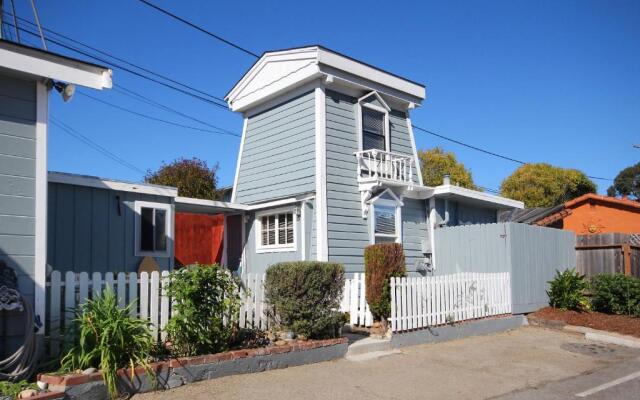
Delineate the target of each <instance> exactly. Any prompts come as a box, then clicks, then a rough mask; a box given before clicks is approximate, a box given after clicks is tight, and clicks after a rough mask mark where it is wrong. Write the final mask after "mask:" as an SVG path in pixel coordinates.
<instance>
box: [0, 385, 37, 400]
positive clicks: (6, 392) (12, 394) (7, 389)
mask: <svg viewBox="0 0 640 400" xmlns="http://www.w3.org/2000/svg"><path fill="white" fill-rule="evenodd" d="M26 389H33V390H38V385H36V384H35V383H29V382H27V381H18V382H6V381H2V382H0V396H7V397H9V398H11V399H15V398H17V397H18V395H19V394H20V392H22V391H23V390H26Z"/></svg>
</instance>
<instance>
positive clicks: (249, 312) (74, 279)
mask: <svg viewBox="0 0 640 400" xmlns="http://www.w3.org/2000/svg"><path fill="white" fill-rule="evenodd" d="M168 275H169V273H168V272H167V271H163V272H162V273H159V272H152V273H147V272H142V273H140V274H137V273H135V272H130V273H124V272H120V273H118V274H114V273H112V272H107V273H105V274H104V276H103V274H102V273H100V272H94V273H93V274H91V276H90V275H89V274H88V273H87V272H80V273H75V272H71V271H70V272H66V273H65V274H64V277H63V275H62V274H61V273H60V272H59V271H53V272H52V273H51V277H50V279H49V282H48V283H47V289H48V303H47V316H46V320H47V326H48V331H49V337H50V343H51V345H50V349H49V350H50V353H51V354H53V355H55V354H58V352H59V350H60V344H61V342H62V339H63V338H62V335H63V332H64V330H65V328H67V327H69V325H70V322H71V321H72V320H73V319H74V318H75V308H76V306H78V305H80V304H82V303H84V302H86V301H87V299H93V298H95V297H96V295H99V294H100V293H101V292H102V291H103V290H105V288H107V287H110V288H111V289H112V290H113V291H114V293H115V294H116V295H117V298H118V305H119V306H120V307H123V308H124V307H125V306H126V305H127V304H129V303H132V302H134V301H135V302H136V303H135V305H134V306H133V307H132V308H131V310H130V313H131V315H132V316H134V317H139V318H141V319H145V320H147V321H149V322H150V329H151V332H152V334H153V336H154V337H155V338H156V339H160V340H164V339H165V338H166V332H164V328H165V326H166V325H167V322H169V318H170V317H171V299H170V298H169V297H168V296H167V295H166V294H165V290H164V288H165V287H166V286H167V285H168V283H169V279H168ZM243 278H244V279H243V284H244V286H245V287H246V288H248V289H249V291H248V292H244V293H242V295H241V298H242V303H241V308H240V315H239V318H238V322H239V325H240V326H241V327H243V328H259V329H266V328H267V318H266V316H265V313H264V310H265V306H264V290H263V282H264V275H256V274H248V275H247V276H245V277H243Z"/></svg>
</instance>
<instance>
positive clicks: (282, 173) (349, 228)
mask: <svg viewBox="0 0 640 400" xmlns="http://www.w3.org/2000/svg"><path fill="white" fill-rule="evenodd" d="M425 96H426V91H425V87H424V86H423V85H421V84H419V83H416V82H413V81H411V80H409V79H406V78H403V77H400V76H398V75H395V74H393V73H390V72H387V71H384V70H382V69H380V68H376V67H374V66H371V65H368V64H366V63H363V62H360V61H358V60H354V59H353V58H350V57H348V56H345V55H343V54H340V53H337V52H335V51H332V50H329V49H327V48H324V47H322V46H308V47H301V48H294V49H287V50H281V51H270V52H266V53H264V54H263V55H262V56H261V57H260V59H259V60H258V61H256V63H255V64H254V65H253V66H252V67H251V68H250V69H249V70H248V71H247V72H246V73H245V74H244V75H243V76H242V77H241V79H240V80H239V81H238V82H237V83H236V84H235V85H234V86H233V88H232V89H231V90H230V91H229V93H228V94H227V95H226V97H225V99H226V101H227V102H228V104H229V107H230V108H231V109H232V110H233V111H236V112H239V113H242V115H243V117H244V125H243V131H242V141H241V144H240V150H239V154H238V161H237V167H236V173H235V180H234V184H233V192H232V197H231V203H230V204H225V205H222V204H215V203H216V202H210V203H209V204H205V203H207V202H199V204H195V203H196V202H194V201H189V200H180V199H178V200H177V201H176V207H177V208H180V207H200V210H201V211H202V212H207V211H206V209H207V208H208V209H209V212H211V211H212V210H216V212H224V213H225V214H226V215H228V217H227V226H226V227H227V229H226V232H227V235H228V236H229V239H230V240H227V241H226V243H227V245H226V262H227V263H228V264H229V265H230V266H231V267H232V268H233V269H238V270H240V271H242V272H252V273H254V272H261V271H263V270H264V269H265V268H266V267H267V266H269V265H271V264H273V263H275V262H279V261H294V260H320V261H332V262H339V263H342V264H344V266H345V269H346V271H347V272H350V273H352V272H362V271H363V270H364V256H363V253H364V248H365V247H366V246H367V245H369V244H372V243H381V242H396V243H401V244H402V245H403V247H404V251H405V254H406V259H407V269H408V270H409V271H410V272H414V273H415V272H420V271H422V270H424V269H425V268H429V267H430V266H432V265H434V264H437V254H438V252H437V243H434V234H433V232H434V230H435V229H438V227H440V226H445V225H449V226H451V225H462V224H476V223H491V222H497V213H498V211H500V210H504V209H513V208H522V207H523V204H522V203H521V202H519V201H514V200H511V199H507V198H503V197H499V196H494V195H490V194H487V193H484V192H479V191H474V190H469V189H465V188H462V187H459V186H456V185H454V184H452V183H451V182H449V181H448V180H446V179H445V181H443V184H442V185H439V186H437V187H428V186H424V185H423V183H422V176H421V172H420V163H419V161H418V158H417V153H416V145H415V138H414V134H413V130H412V124H411V117H410V113H411V112H412V111H413V110H415V109H416V108H417V107H420V106H421V105H422V102H423V101H424V99H425ZM231 238H233V240H231Z"/></svg>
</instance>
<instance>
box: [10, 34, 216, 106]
mask: <svg viewBox="0 0 640 400" xmlns="http://www.w3.org/2000/svg"><path fill="white" fill-rule="evenodd" d="M5 24H7V25H10V26H13V24H10V23H8V22H5ZM19 29H20V30H21V31H23V32H26V33H28V34H30V35H33V36H38V34H37V33H34V32H32V31H30V30H28V29H25V28H22V27H21V28H19ZM46 40H47V41H49V42H51V43H53V44H56V45H58V46H60V47H63V48H65V49H68V50H71V51H74V52H76V53H79V54H82V55H84V56H86V57H89V58H91V59H94V60H97V61H98V62H101V63H104V64H106V65H110V66H112V67H115V68H119V69H121V70H123V71H125V72H128V73H130V74H133V75H136V76H138V77H140V78H143V79H146V80H149V81H151V82H155V83H157V84H159V85H162V86H165V87H167V88H169V89H173V90H175V91H178V92H180V93H183V94H186V95H188V96H191V97H193V98H196V99H198V100H201V101H204V102H206V103H208V104H213V105H214V106H217V107H220V108H222V109H224V110H228V107H227V106H226V105H225V104H221V103H218V102H217V101H215V100H211V99H208V98H205V97H203V96H200V95H197V94H195V93H192V92H189V91H187V90H184V89H181V88H179V87H176V86H173V85H170V84H168V83H166V82H162V81H160V80H158V79H154V78H152V77H149V76H146V75H144V74H141V73H139V72H137V71H134V70H132V69H130V68H127V67H124V66H122V65H120V64H116V63H114V62H112V61H109V60H106V59H104V58H101V57H98V56H95V55H92V54H90V53H87V52H86V51H83V50H81V49H78V48H77V47H73V46H70V45H67V44H64V43H62V42H60V41H57V40H55V39H52V38H50V37H48V38H46Z"/></svg>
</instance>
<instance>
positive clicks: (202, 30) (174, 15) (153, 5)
mask: <svg viewBox="0 0 640 400" xmlns="http://www.w3.org/2000/svg"><path fill="white" fill-rule="evenodd" d="M138 1H139V2H140V3H142V4H144V5H146V6H148V7H151V8H153V9H154V10H156V11H158V12H161V13H162V14H164V15H167V16H169V17H171V18H173V19H175V20H178V21H180V22H182V23H183V24H186V25H188V26H190V27H191V28H193V29H195V30H198V31H200V32H202V33H204V34H205V35H209V36H211V37H213V38H215V39H217V40H219V41H221V42H223V43H225V44H228V45H229V46H231V47H233V48H235V49H238V50H240V51H242V52H244V53H246V54H249V55H250V56H253V57H255V58H260V56H259V55H258V54H256V53H254V52H253V51H251V50H248V49H246V48H244V47H242V46H240V45H237V44H235V43H233V42H231V41H229V40H227V39H225V38H223V37H221V36H219V35H216V34H215V33H213V32H211V31H208V30H206V29H204V28H202V27H200V26H198V25H196V24H194V23H193V22H190V21H187V20H186V19H184V18H182V17H179V16H177V15H176V14H174V13H172V12H170V11H167V10H165V9H164V8H161V7H158V6H156V5H155V4H153V3H151V2H149V1H147V0H138Z"/></svg>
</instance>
